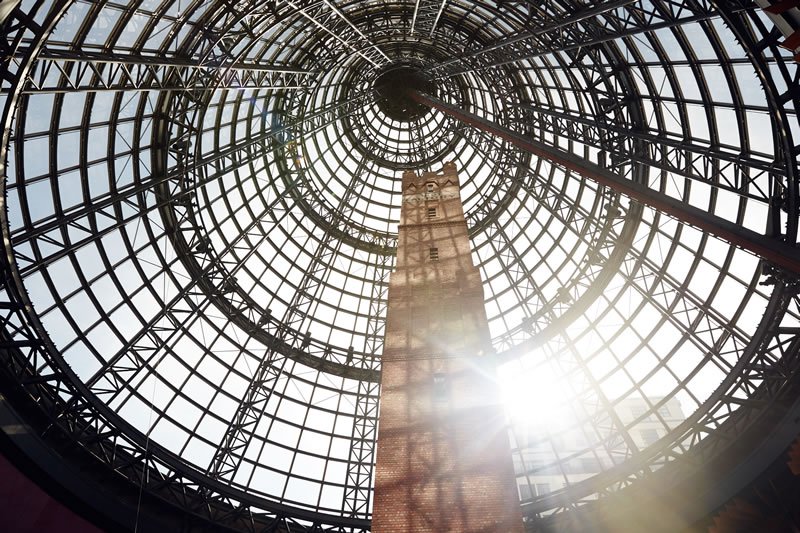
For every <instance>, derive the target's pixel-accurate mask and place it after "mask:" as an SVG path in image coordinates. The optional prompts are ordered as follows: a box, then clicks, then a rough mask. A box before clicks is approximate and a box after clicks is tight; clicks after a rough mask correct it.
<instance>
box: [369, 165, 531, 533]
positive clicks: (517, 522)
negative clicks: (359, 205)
mask: <svg viewBox="0 0 800 533" xmlns="http://www.w3.org/2000/svg"><path fill="white" fill-rule="evenodd" d="M459 192H460V191H459V183H458V175H457V171H456V167H455V165H453V164H452V163H449V164H445V166H444V168H443V170H442V172H439V173H424V174H422V176H417V175H416V174H414V173H413V172H406V173H405V174H404V175H403V208H402V212H401V219H400V228H399V243H398V250H397V268H396V270H395V271H394V272H393V273H392V276H391V279H390V282H389V297H388V298H389V304H388V315H387V325H386V342H385V345H384V352H383V357H382V378H381V404H380V405H381V408H380V409H381V410H380V419H379V427H378V449H377V466H376V474H375V475H376V479H375V503H374V506H373V519H372V524H373V528H372V531H373V532H374V533H399V532H403V533H423V532H426V533H427V532H430V533H442V532H446V531H452V532H464V533H467V532H486V533H489V532H496V533H516V532H522V530H523V526H522V517H521V513H520V508H519V501H518V498H517V491H516V485H515V480H514V472H513V466H512V463H511V454H510V450H509V444H508V437H507V433H506V428H505V421H504V420H505V419H504V413H503V406H502V405H501V403H500V395H499V392H498V390H497V385H496V383H495V381H494V379H493V377H494V365H493V362H492V359H491V356H490V355H489V353H490V351H491V348H490V343H489V330H488V325H487V321H486V312H485V310H484V306H483V289H482V284H481V278H480V273H479V272H478V269H477V268H475V266H474V265H473V264H472V259H471V255H470V243H469V238H468V237H467V226H466V222H465V221H464V211H463V207H462V205H461V198H460V194H459Z"/></svg>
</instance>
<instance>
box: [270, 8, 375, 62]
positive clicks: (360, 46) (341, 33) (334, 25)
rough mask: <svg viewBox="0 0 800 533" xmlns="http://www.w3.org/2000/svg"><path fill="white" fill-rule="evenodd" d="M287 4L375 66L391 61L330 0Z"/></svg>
mask: <svg viewBox="0 0 800 533" xmlns="http://www.w3.org/2000/svg"><path fill="white" fill-rule="evenodd" d="M285 4H286V5H288V6H289V7H291V8H292V9H293V10H295V11H296V12H297V13H299V14H300V15H302V16H303V17H304V18H306V19H307V20H308V21H309V22H311V24H313V25H314V26H316V27H317V28H319V29H320V30H322V31H324V32H326V33H328V34H329V35H330V36H331V37H333V38H334V39H335V40H336V41H338V42H339V43H340V44H342V45H344V46H345V47H346V48H348V49H350V51H352V52H353V53H354V54H357V55H359V56H361V57H362V58H364V60H366V61H367V62H368V63H370V64H371V65H372V66H373V67H380V66H381V65H383V64H385V63H387V62H389V56H387V55H386V53H384V51H383V50H381V49H380V48H379V47H378V46H377V45H376V44H375V43H373V42H372V41H370V39H369V38H368V37H367V36H366V35H365V34H364V33H363V32H362V31H361V30H360V29H358V27H357V26H356V25H355V24H353V22H352V21H351V20H350V19H348V18H347V16H346V15H345V14H344V13H343V12H342V11H341V10H339V9H338V8H337V7H336V6H334V5H333V3H331V2H330V0H322V1H321V2H314V3H313V4H310V5H304V3H303V2H301V1H299V0H297V1H295V0H285Z"/></svg>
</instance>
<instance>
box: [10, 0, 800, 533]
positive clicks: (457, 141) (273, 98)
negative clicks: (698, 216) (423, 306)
mask: <svg viewBox="0 0 800 533" xmlns="http://www.w3.org/2000/svg"><path fill="white" fill-rule="evenodd" d="M10 4H13V5H12V6H11V7H13V8H14V9H13V11H10V14H8V15H6V14H4V15H3V16H6V17H7V18H6V19H5V20H4V22H2V24H3V25H4V28H5V30H6V34H7V35H8V38H7V42H6V45H7V47H6V49H5V50H4V52H3V55H4V56H5V59H4V62H3V63H2V67H0V74H1V75H2V76H0V77H2V85H0V88H1V90H0V104H2V106H3V126H4V130H3V131H4V133H3V139H2V145H0V150H1V151H0V156H2V157H0V159H1V160H2V161H0V164H3V165H4V167H3V174H4V175H5V181H4V184H3V186H4V191H3V198H4V202H5V209H4V210H3V211H2V213H0V222H1V223H2V231H3V236H4V247H5V252H6V253H5V254H4V259H3V261H4V265H3V268H4V272H5V276H4V285H3V290H2V298H3V300H2V303H0V309H2V310H3V313H2V318H3V331H4V341H3V344H4V350H3V361H4V364H5V365H6V367H7V368H8V371H7V372H6V374H7V376H6V377H5V378H4V379H5V381H6V382H13V383H15V384H16V385H15V386H13V387H10V386H9V387H6V388H7V389H8V390H9V392H8V395H9V396H10V397H13V398H15V399H16V400H15V401H16V402H17V403H16V404H15V405H16V406H17V408H18V409H19V410H28V411H35V413H36V415H35V416H33V415H31V418H30V420H35V422H34V421H31V422H30V423H31V425H32V426H33V427H34V428H35V429H37V431H38V432H39V433H40V436H41V437H42V438H43V439H44V440H45V441H46V442H49V443H50V444H51V445H52V446H54V447H55V448H58V449H61V448H59V447H66V448H68V449H69V450H71V452H70V454H72V455H76V454H78V455H80V454H83V455H85V456H86V457H89V458H90V459H86V460H89V461H93V462H94V463H93V464H102V465H105V466H107V467H109V468H110V471H112V472H114V473H115V474H114V476H115V479H117V478H118V479H127V480H130V482H132V483H133V484H134V485H135V486H136V487H139V488H140V489H141V490H146V491H147V492H148V493H152V494H155V495H157V496H158V497H159V498H160V499H162V500H166V501H168V502H169V503H171V504H173V505H175V506H177V507H179V508H182V509H186V512H188V513H191V514H192V515H194V516H197V517H201V518H202V519H203V520H210V521H212V522H214V523H216V524H218V525H220V526H227V527H232V528H239V529H259V528H261V529H263V528H265V527H266V526H264V524H272V526H270V527H274V528H279V527H284V526H282V525H275V524H278V522H277V519H280V520H285V522H281V523H282V524H289V523H291V524H293V526H291V527H293V528H296V529H291V531H295V530H300V529H302V528H304V527H307V526H308V527H310V525H312V524H317V525H319V526H320V527H323V528H324V530H331V531H361V530H366V529H368V528H369V522H368V520H369V518H370V514H371V490H372V467H373V463H374V460H375V457H374V439H375V437H376V431H375V429H376V425H377V420H378V408H379V406H378V391H379V379H380V355H381V350H382V345H383V328H384V320H385V310H386V297H387V294H386V292H387V287H388V276H389V274H390V272H391V271H392V269H393V265H394V256H395V247H396V235H397V220H398V219H399V212H400V211H399V210H400V198H401V191H400V179H401V175H402V172H403V171H404V170H407V169H413V170H438V169H440V168H441V165H442V164H443V163H444V162H447V161H454V162H455V163H456V165H457V166H458V168H459V174H460V180H461V184H462V199H463V203H464V207H465V212H466V217H467V223H468V226H469V229H470V236H471V239H472V243H473V258H474V261H475V264H476V265H478V266H479V268H480V270H481V273H482V276H483V280H484V293H485V303H486V310H487V316H488V319H489V325H490V330H491V334H492V338H493V347H494V349H495V352H496V354H495V355H494V356H493V357H496V358H497V359H498V361H499V362H500V363H501V367H500V376H501V380H503V386H504V387H505V388H506V390H507V391H508V396H509V417H510V421H511V427H512V431H511V433H512V441H513V445H514V446H515V452H514V453H515V454H516V457H517V461H516V462H517V464H518V466H519V465H521V466H520V467H519V468H518V476H519V478H518V483H519V484H520V486H522V485H523V484H530V485H531V486H533V484H534V482H533V481H531V479H532V477H531V476H533V475H534V474H535V473H536V471H537V469H546V470H547V471H548V472H553V473H555V474H556V475H559V473H560V474H563V476H564V479H565V483H564V485H565V486H564V488H561V489H559V490H558V491H555V492H553V493H552V494H548V495H539V496H536V491H535V490H534V491H531V492H528V493H527V494H528V496H527V497H524V498H523V502H522V503H523V512H524V514H525V515H526V516H527V517H528V518H529V519H530V520H532V521H536V520H547V519H548V518H547V517H550V518H549V519H552V516H551V515H553V516H556V515H558V514H559V513H561V512H564V511H565V510H567V509H573V508H575V507H581V506H584V505H586V506H591V505H593V503H592V502H594V501H595V500H598V499H601V500H602V499H604V498H606V497H611V495H613V494H615V493H619V492H621V491H623V490H624V489H625V488H626V487H628V486H629V485H636V484H637V483H640V482H642V483H643V482H644V481H643V480H645V479H647V478H649V477H650V476H652V475H653V472H662V471H664V472H670V473H671V474H670V475H671V476H672V477H671V478H670V479H672V480H685V479H689V477H690V476H691V475H693V472H695V471H696V470H697V465H698V464H701V463H702V462H705V461H711V460H713V459H714V458H716V457H722V456H723V455H725V454H729V453H734V452H732V451H730V449H729V448H730V447H729V445H728V444H729V443H730V442H731V439H732V438H733V437H737V438H738V437H739V436H741V435H745V434H747V432H748V431H761V432H766V433H769V432H770V426H768V425H764V424H767V422H765V420H766V419H767V418H768V417H766V416H765V413H766V412H767V410H770V412H771V413H773V415H774V413H776V412H781V413H782V412H783V411H780V409H784V410H785V411H786V412H789V411H790V407H791V406H790V404H789V403H787V402H788V400H787V398H789V396H790V392H791V391H792V390H794V389H793V388H792V387H793V383H794V381H793V380H794V373H795V369H796V367H797V364H798V362H797V360H796V359H797V349H798V341H797V331H798V326H799V325H800V324H799V323H798V319H799V318H800V310H799V309H798V301H797V292H798V284H797V281H796V275H795V274H789V273H786V272H784V271H782V270H781V269H779V268H776V267H774V266H773V265H771V264H770V263H768V262H765V261H761V260H760V259H759V258H758V257H756V256H754V255H752V254H750V253H748V252H746V251H743V250H741V249H738V248H737V247H735V246H733V245H731V244H729V243H727V242H725V241H723V240H721V239H718V238H715V237H713V236H710V235H708V234H706V233H703V232H701V231H699V230H698V229H696V228H694V227H692V226H690V225H688V224H683V223H681V222H679V221H677V220H675V219H674V218H670V217H669V216H667V215H665V214H664V213H659V212H657V211H655V210H653V209H651V208H648V207H645V206H642V205H641V204H638V203H636V202H633V201H631V200H630V199H628V198H626V197H625V196H623V195H620V194H618V193H616V192H614V191H613V190H610V189H608V188H606V187H603V186H600V185H598V184H597V183H595V182H594V181H592V180H590V179H587V178H586V177H584V176H581V175H579V174H577V173H575V172H573V171H569V170H567V169H564V168H562V167H560V166H559V165H557V164H554V163H552V162H550V161H548V160H545V159H541V158H538V157H536V156H534V155H531V154H529V153H526V152H524V151H521V150H519V149H518V148H516V147H514V146H513V145H512V144H510V143H509V142H507V141H506V140H503V139H501V138H497V137H494V136H492V135H490V134H488V133H486V132H483V131H481V130H479V129H476V128H473V127H470V126H467V125H465V124H463V123H460V122H458V121H457V120H455V119H453V118H451V117H450V116H448V115H445V114H443V113H441V112H440V111H437V110H431V109H427V108H424V107H421V106H419V105H418V104H412V103H411V102H409V101H407V100H406V99H405V96H404V94H405V93H404V92H403V88H404V87H411V88H414V89H417V90H421V91H423V92H427V93H431V94H432V95H433V96H437V97H438V98H440V99H441V100H443V101H445V102H447V103H449V104H453V105H456V106H458V107H460V108H462V109H465V110H467V111H470V112H472V113H475V114H477V115H479V116H481V117H483V118H484V119H486V120H489V121H491V122H494V123H498V124H501V125H503V126H505V127H507V128H510V129H512V130H514V131H515V132H517V133H519V134H521V135H523V136H526V137H527V138H529V139H533V140H535V141H538V142H542V143H545V144H547V145H550V146H553V147H556V148H558V149H559V150H562V151H564V152H566V153H569V154H572V155H573V156H576V157H579V158H581V159H584V160H586V161H589V162H591V163H594V164H597V165H600V166H601V167H605V168H606V169H608V170H610V171H612V172H614V173H615V174H617V175H619V176H622V177H624V178H625V179H628V180H632V181H634V182H636V183H639V184H642V185H645V186H647V187H649V188H650V189H652V190H654V191H658V192H660V193H663V194H665V195H668V196H670V197H672V198H674V199H678V200H680V201H682V202H685V203H687V204H690V205H692V206H695V207H697V208H700V209H703V210H704V211H707V212H708V213H711V214H713V215H716V216H718V217H721V218H723V219H725V220H727V221H729V222H730V223H732V224H734V225H736V226H740V227H744V228H748V229H750V230H753V231H756V232H758V233H761V234H764V235H766V236H767V237H768V238H773V239H781V240H783V241H785V242H787V243H789V244H792V245H794V244H795V243H796V240H797V219H798V217H797V214H798V198H797V194H798V189H797V165H796V156H797V153H798V151H797V150H796V145H797V143H796V141H795V140H794V138H795V136H796V135H797V134H798V121H797V109H796V103H797V96H798V94H797V92H796V90H795V88H796V75H797V67H796V65H795V64H793V63H792V62H791V55H790V54H789V53H788V52H787V51H785V50H782V49H780V48H779V46H778V44H779V41H780V39H779V38H778V37H777V36H776V32H775V31H774V27H773V24H772V22H771V21H770V19H768V18H767V16H766V15H765V14H764V13H763V12H762V11H761V9H760V8H758V7H757V6H755V5H754V4H753V3H752V2H746V1H731V2H714V1H710V0H686V1H683V2H672V1H667V0H621V1H620V0H618V1H606V2H603V1H596V2H591V1H583V0H550V1H547V2H526V1H497V2H467V1H462V0H437V1H427V0H416V1H410V0H408V1H400V0H371V1H352V2H341V1H334V0H319V1H312V2H308V1H304V0H278V1H276V2H272V1H269V2H267V1H252V0H250V1H242V2H228V1H222V0H202V1H201V0H194V1H192V0H138V1H130V2H123V1H120V2H112V1H102V2H97V1H93V2H88V1H69V2H52V1H44V0H39V1H33V0H31V1H24V2H10ZM0 20H1V19H0ZM787 57H788V58H789V59H788V60H787ZM11 391H13V394H12V392H11ZM631 401H636V402H639V403H640V404H642V405H644V406H645V408H644V409H643V411H642V412H640V413H639V414H638V415H636V416H635V417H634V418H633V419H631V420H628V419H624V417H621V416H620V413H619V412H620V410H621V409H622V408H623V407H624V406H625V405H628V403H629V402H631ZM673 401H678V402H679V403H680V406H681V410H682V412H683V416H682V419H681V421H680V423H676V424H672V423H668V422H667V421H666V420H665V419H664V418H663V416H662V415H661V414H659V413H660V410H661V409H662V408H663V407H664V406H665V405H667V404H668V403H670V402H673ZM544 403H548V405H549V408H550V410H551V411H553V410H554V411H556V412H558V413H559V420H558V422H555V421H554V420H553V419H548V420H545V419H543V418H541V417H539V418H537V414H536V413H537V412H539V411H541V410H542V404H544ZM20 406H28V407H24V408H23V407H20ZM776 409H778V411H776ZM26 412H27V411H26ZM770 420H772V419H770ZM645 422H647V423H652V422H655V423H656V424H657V425H658V427H659V428H660V430H659V432H658V436H657V438H656V439H654V440H653V441H652V442H651V443H649V444H648V445H647V446H642V445H641V443H639V442H637V441H636V439H634V438H633V437H632V436H633V435H634V434H637V432H639V431H640V429H641V427H642V424H644V423H645ZM648 427H652V426H648ZM576 431H577V432H579V433H581V434H582V435H583V444H582V445H581V447H580V449H579V450H577V451H576V452H574V453H572V454H571V455H569V456H568V457H559V456H558V453H557V452H558V449H559V444H558V442H559V438H560V437H559V435H564V434H567V433H570V434H572V433H574V432H576ZM531 435H533V436H531ZM533 441H535V442H533ZM533 445H541V446H545V447H550V448H552V449H553V451H554V452H555V453H554V457H556V459H554V460H553V461H552V462H551V463H548V464H544V465H530V464H526V463H525V458H524V454H523V453H522V450H523V449H524V448H525V447H530V446H533ZM75 450H78V451H75ZM79 452H80V453H79ZM737 453H738V452H737ZM742 453H743V452H742ZM725 456H726V457H728V456H727V455H725ZM737 457H738V456H737ZM582 459H586V460H593V461H595V462H596V464H597V465H600V466H599V467H598V468H597V470H598V471H597V473H596V475H593V476H591V477H590V478H587V479H585V480H580V481H577V482H572V481H569V478H568V476H567V474H569V473H570V471H569V469H570V468H571V467H570V464H572V462H574V461H576V460H582ZM677 482H678V481H675V483H677ZM197 502H202V504H198V503H197ZM230 509H235V510H236V512H230ZM710 510H711V509H709V511H710ZM285 527H286V528H290V526H288V525H286V526H285ZM275 530H280V529H275ZM285 530H289V529H285Z"/></svg>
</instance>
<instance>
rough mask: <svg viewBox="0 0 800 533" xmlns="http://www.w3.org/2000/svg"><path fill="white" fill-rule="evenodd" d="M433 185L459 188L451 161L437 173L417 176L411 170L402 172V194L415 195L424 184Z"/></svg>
mask: <svg viewBox="0 0 800 533" xmlns="http://www.w3.org/2000/svg"><path fill="white" fill-rule="evenodd" d="M428 183H433V184H436V185H438V186H439V187H444V186H445V185H447V184H450V185H455V186H456V187H458V186H459V183H458V168H456V164H455V163H454V162H452V161H450V162H447V163H445V164H444V165H443V166H442V170H440V171H439V172H423V173H422V174H417V173H416V172H414V171H413V170H406V171H405V172H403V194H407V193H411V194H415V193H417V192H419V190H420V189H423V188H425V186H426V184H428Z"/></svg>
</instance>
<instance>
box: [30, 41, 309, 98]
mask: <svg viewBox="0 0 800 533" xmlns="http://www.w3.org/2000/svg"><path fill="white" fill-rule="evenodd" d="M315 74H316V73H315V72H311V71H306V70H302V69H296V68H292V67H288V66H280V65H264V64H258V63H242V62H232V61H206V62H198V61H192V60H191V59H181V58H177V57H148V56H140V55H137V56H133V55H128V54H114V53H110V54H99V53H86V52H80V53H77V52H73V51H68V50H63V51H45V52H43V53H41V54H39V55H38V56H36V60H35V61H34V63H33V65H32V67H31V70H30V72H29V73H28V76H27V79H26V84H25V88H24V89H23V92H24V93H27V94H36V93H69V92H101V91H167V90H168V91H209V90H212V91H213V90H220V89H230V90H236V89H296V88H301V87H305V86H307V85H308V84H309V83H310V82H311V80H312V78H313V76H314V75H315Z"/></svg>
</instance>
